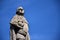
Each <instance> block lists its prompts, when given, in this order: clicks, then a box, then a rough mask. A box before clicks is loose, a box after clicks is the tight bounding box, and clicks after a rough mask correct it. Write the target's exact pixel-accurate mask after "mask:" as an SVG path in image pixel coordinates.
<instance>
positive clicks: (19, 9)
mask: <svg viewBox="0 0 60 40" xmlns="http://www.w3.org/2000/svg"><path fill="white" fill-rule="evenodd" d="M16 14H18V15H24V9H23V7H18V8H17V11H16Z"/></svg>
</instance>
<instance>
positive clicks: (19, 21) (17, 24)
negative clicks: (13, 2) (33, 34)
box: [10, 7, 30, 40]
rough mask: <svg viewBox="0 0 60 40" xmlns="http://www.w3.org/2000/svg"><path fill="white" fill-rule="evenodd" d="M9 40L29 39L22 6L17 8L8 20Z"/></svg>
mask: <svg viewBox="0 0 60 40" xmlns="http://www.w3.org/2000/svg"><path fill="white" fill-rule="evenodd" d="M10 40H30V36H29V33H28V22H27V20H26V19H25V17H24V9H23V7H19V8H18V9H17V11H16V15H15V16H14V17H13V18H12V19H11V21H10Z"/></svg>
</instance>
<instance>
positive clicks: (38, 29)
mask: <svg viewBox="0 0 60 40" xmlns="http://www.w3.org/2000/svg"><path fill="white" fill-rule="evenodd" d="M19 6H23V7H24V10H25V15H24V16H25V18H26V19H27V21H28V22H29V33H30V37H31V40H60V25H59V24H60V14H59V11H60V1H59V0H0V40H10V39H9V37H10V35H9V30H10V25H9V22H10V20H11V18H12V17H13V16H14V15H15V12H16V9H17V8H18V7H19Z"/></svg>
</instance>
